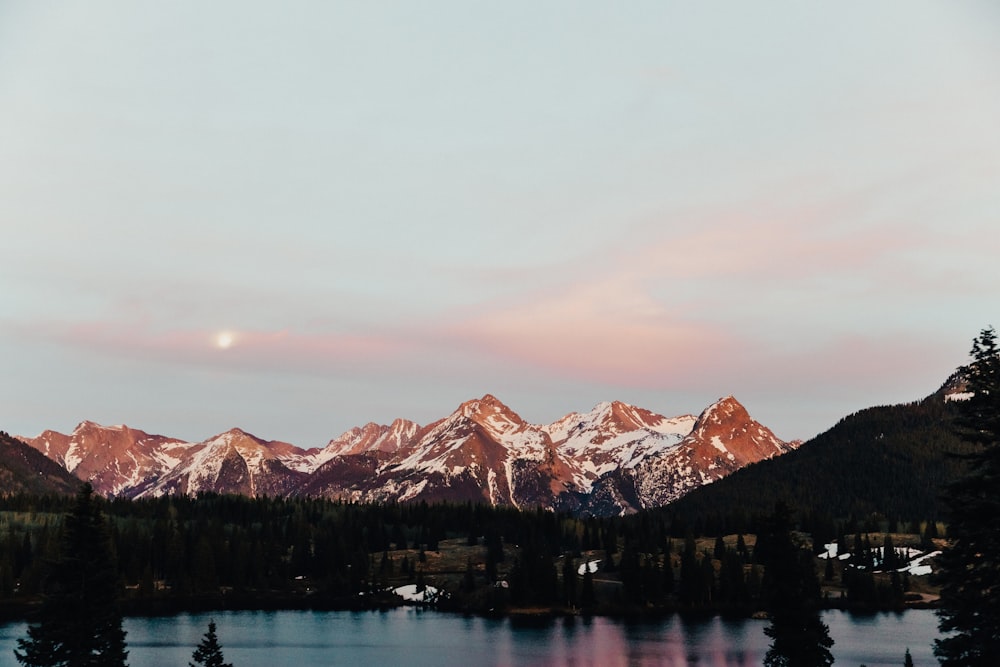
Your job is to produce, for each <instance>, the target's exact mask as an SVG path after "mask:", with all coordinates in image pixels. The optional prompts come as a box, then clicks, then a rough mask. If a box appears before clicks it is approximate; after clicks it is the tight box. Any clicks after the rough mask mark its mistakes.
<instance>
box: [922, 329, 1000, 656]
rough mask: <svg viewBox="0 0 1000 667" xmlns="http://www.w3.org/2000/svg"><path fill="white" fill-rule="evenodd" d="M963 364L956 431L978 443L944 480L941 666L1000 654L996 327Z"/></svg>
mask: <svg viewBox="0 0 1000 667" xmlns="http://www.w3.org/2000/svg"><path fill="white" fill-rule="evenodd" d="M972 357H973V361H972V363H971V364H970V365H969V366H968V367H967V369H966V374H967V378H968V391H969V392H970V394H971V396H970V398H969V399H968V400H966V401H963V402H962V404H961V406H960V409H961V415H960V418H959V419H958V420H957V425H958V427H959V433H960V435H961V437H962V438H963V439H964V440H965V441H966V442H969V443H973V444H975V445H977V446H978V449H977V450H975V451H974V452H972V453H971V454H966V455H965V456H964V458H965V459H966V461H967V463H968V474H967V475H966V476H965V477H963V478H961V479H959V480H957V481H955V482H954V483H952V484H951V485H949V487H948V489H947V495H946V501H947V504H948V507H949V509H950V519H951V521H950V523H949V525H948V539H949V542H950V544H949V546H948V548H947V549H945V551H944V553H943V554H942V556H941V558H940V559H939V564H940V566H941V570H940V573H939V581H940V583H941V585H942V586H941V608H940V609H939V610H938V619H939V621H938V625H939V627H940V630H941V632H942V634H948V635H949V636H947V637H945V638H944V639H938V640H936V641H935V642H934V653H935V654H936V655H937V656H938V659H939V660H940V662H941V664H942V665H944V666H945V667H953V666H958V665H962V666H972V667H976V666H979V665H984V666H985V665H995V664H996V661H997V656H1000V559H998V558H1000V557H998V555H997V553H998V545H1000V350H998V348H997V340H996V331H995V330H994V329H993V328H992V327H991V328H989V329H984V330H983V331H982V332H980V334H979V337H978V338H976V339H975V341H974V342H973V345H972Z"/></svg>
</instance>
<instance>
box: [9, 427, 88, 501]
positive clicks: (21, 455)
mask: <svg viewBox="0 0 1000 667" xmlns="http://www.w3.org/2000/svg"><path fill="white" fill-rule="evenodd" d="M79 488H80V480H78V479H77V478H76V477H74V476H73V475H72V474H70V473H69V472H67V471H66V470H65V469H64V468H63V467H62V466H60V465H59V464H58V463H56V462H54V461H52V460H51V459H49V458H48V457H46V456H45V455H44V454H42V453H41V452H39V451H38V450H36V449H33V448H32V447H30V446H28V445H26V444H25V443H23V442H21V441H20V440H18V439H16V438H13V437H11V436H9V435H7V433H5V432H4V431H0V494H2V495H10V494H14V493H32V494H36V495H42V494H49V493H56V494H70V495H72V494H74V493H76V492H77V490H78V489H79Z"/></svg>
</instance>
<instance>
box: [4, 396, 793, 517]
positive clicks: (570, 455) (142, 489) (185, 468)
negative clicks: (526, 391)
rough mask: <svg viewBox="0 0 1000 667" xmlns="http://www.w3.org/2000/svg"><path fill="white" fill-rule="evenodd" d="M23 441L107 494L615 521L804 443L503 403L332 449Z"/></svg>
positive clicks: (386, 430) (615, 404)
mask: <svg viewBox="0 0 1000 667" xmlns="http://www.w3.org/2000/svg"><path fill="white" fill-rule="evenodd" d="M737 436H739V437H737ZM754 438H756V440H754ZM20 439H21V440H22V441H23V442H25V443H27V444H28V445H30V446H31V447H33V448H35V449H36V450H38V451H40V452H42V453H43V454H46V455H47V456H48V457H49V458H50V459H52V460H53V461H55V462H57V463H59V464H60V465H62V466H63V467H64V468H65V469H66V470H68V471H70V472H74V473H75V474H76V476H77V477H79V478H81V479H87V480H88V481H91V482H92V483H93V484H94V487H95V489H97V490H98V492H100V493H104V494H113V495H121V496H125V497H143V496H155V495H163V494H169V493H184V494H195V493H198V492H202V491H210V492H218V493H240V494H244V495H251V496H253V495H274V496H295V495H319V496H326V497H334V498H343V499H346V500H352V501H376V502H384V501H393V502H405V501H411V500H427V501H436V500H461V501H464V500H473V501H481V502H488V503H491V504H504V505H513V506H517V507H544V508H548V509H561V510H568V511H577V512H584V513H602V514H610V513H613V514H621V513H629V512H634V511H638V510H640V509H643V508H645V507H647V506H658V504H660V503H661V502H664V501H669V499H674V498H676V497H679V496H680V495H683V493H685V492H687V491H688V490H690V489H692V488H697V487H698V486H700V485H701V484H705V483H710V482H712V481H714V480H715V479H718V478H720V477H721V476H724V475H727V474H729V473H730V472H732V471H733V470H736V469H738V468H739V467H741V466H742V465H746V464H747V463H749V462H754V461H757V460H760V459H761V458H768V457H772V456H776V455H780V454H783V453H785V452H788V451H791V450H793V449H795V447H797V445H798V442H785V441H782V440H780V439H778V438H777V437H776V436H774V434H773V433H772V432H771V431H770V430H769V429H767V428H766V427H764V426H762V425H761V424H759V423H758V422H756V421H754V420H753V419H752V418H751V417H750V415H749V413H748V412H747V411H746V409H745V408H744V407H743V406H742V404H740V403H739V402H738V401H737V400H736V399H735V398H733V397H732V396H727V397H724V398H722V399H719V401H717V402H715V403H713V404H712V405H711V406H709V407H708V408H706V409H705V410H704V411H703V412H702V413H701V415H700V416H699V417H698V418H695V417H693V416H691V415H690V414H686V415H681V416H679V417H670V418H668V417H665V416H663V415H661V414H657V413H654V412H652V411H649V410H647V409H645V408H641V407H637V406H633V405H629V404H627V403H623V402H620V401H610V402H602V403H598V404H597V405H595V406H594V408H592V409H591V410H590V411H589V412H571V413H569V414H567V415H565V416H564V417H562V418H560V419H557V420H556V421H554V422H552V423H550V424H532V423H529V422H527V421H525V420H524V419H523V418H521V416H520V415H518V413H517V412H515V411H514V410H513V409H511V408H510V407H509V406H507V405H506V404H504V403H503V402H502V401H500V400H499V399H498V398H496V397H495V396H493V395H492V394H484V395H483V396H482V397H480V398H475V399H470V400H467V401H464V402H463V403H461V404H460V405H459V406H458V407H457V408H456V409H455V410H453V411H452V412H451V413H450V414H448V415H447V416H445V417H443V418H441V419H438V420H436V421H433V422H431V423H429V424H426V425H423V426H421V425H419V424H416V423H415V422H412V421H409V420H405V419H395V420H393V421H392V422H390V423H389V424H375V423H368V424H365V425H364V426H360V427H354V428H351V429H348V430H347V431H345V432H344V433H342V434H341V435H339V436H337V437H335V438H332V439H331V440H330V441H329V442H328V444H327V445H326V446H325V447H323V448H317V447H313V448H310V449H302V448H299V447H297V446H295V445H293V444H291V443H287V442H283V441H277V440H264V439H262V438H259V437H257V436H255V435H253V434H251V433H248V432H246V431H244V430H242V429H240V428H236V427H234V428H231V429H229V430H228V431H225V432H223V433H220V434H216V435H214V436H212V437H210V438H208V439H206V440H203V441H201V442H197V443H190V442H184V441H181V440H177V439H173V438H169V437H167V436H162V435H152V434H148V433H146V432H144V431H141V430H139V429H133V428H129V427H127V426H124V425H116V426H100V425H99V424H95V423H94V422H89V421H84V422H81V423H80V424H79V425H78V426H77V428H76V429H74V431H73V433H71V434H68V435H66V434H60V433H57V432H55V431H43V432H42V433H41V434H40V435H39V436H36V437H35V438H23V437H22V438H20ZM748 443H749V444H748ZM666 469H669V474H665V473H664V470H666ZM624 471H628V472H624ZM616 475H617V476H618V477H617V478H616V479H612V478H613V477H615V476H616ZM614 484H617V485H618V491H619V493H617V494H610V495H609V494H608V493H605V494H604V495H605V496H608V497H612V496H613V497H615V498H617V499H618V500H616V501H610V500H605V501H603V502H601V503H596V504H595V503H593V502H591V497H592V496H593V494H594V492H595V489H596V490H600V489H599V488H598V487H601V486H603V487H608V486H609V485H614ZM623 485H624V486H623ZM664 485H667V486H669V488H663V487H664ZM626 487H630V488H626ZM607 490H609V489H605V491H607Z"/></svg>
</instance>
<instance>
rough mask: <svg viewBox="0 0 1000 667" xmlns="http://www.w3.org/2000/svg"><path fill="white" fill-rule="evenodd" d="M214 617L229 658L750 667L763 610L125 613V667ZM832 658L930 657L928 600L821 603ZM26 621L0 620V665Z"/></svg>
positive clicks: (881, 665) (169, 653) (160, 656)
mask: <svg viewBox="0 0 1000 667" xmlns="http://www.w3.org/2000/svg"><path fill="white" fill-rule="evenodd" d="M209 618H213V619H215V622H216V625H217V630H216V631H217V633H218V635H219V641H220V642H221V644H222V647H223V651H224V653H225V656H226V660H227V662H232V663H233V664H234V666H235V667H274V666H275V665H293V666H294V667H320V666H323V667H325V666H327V665H352V666H353V665H364V666H366V667H380V666H382V665H397V664H400V665H415V666H423V665H426V666H427V667H473V666H476V667H478V666H480V665H483V666H487V667H489V666H494V667H507V666H511V667H513V666H518V667H521V666H524V667H543V666H549V665H555V666H558V665H565V666H567V667H569V666H573V667H588V666H594V667H615V666H618V665H622V666H626V665H627V666H629V667H646V666H649V667H652V666H665V667H674V666H676V667H695V666H697V667H749V666H751V665H753V666H757V665H760V664H762V662H763V658H764V654H765V653H766V652H767V646H768V643H769V641H768V639H767V637H765V636H764V628H765V627H766V625H767V622H766V621H759V620H749V619H737V620H726V619H722V618H718V617H716V618H709V619H698V620H693V619H682V618H681V617H679V616H672V617H668V618H665V619H661V620H657V621H646V622H629V621H623V620H618V619H610V618H592V619H586V620H585V619H582V618H573V619H554V620H551V621H545V622H539V623H532V624H524V623H521V622H512V621H511V620H509V619H485V618H478V617H466V616H461V615H455V614H446V613H441V612H435V611H430V610H421V609H416V608H411V607H404V608H399V609H393V610H390V611H371V612H349V611H342V612H336V611H335V612H311V611H278V612H248V611H240V612H215V613H212V614H180V615H177V616H168V617H158V618H127V619H125V629H126V631H127V632H128V637H127V640H128V644H129V652H130V653H129V664H130V665H131V666H132V667H161V666H162V667H167V666H168V665H169V666H170V667H176V666H177V665H187V664H188V662H189V661H190V659H191V652H192V651H193V650H194V647H195V646H196V645H197V644H198V642H199V641H201V638H202V635H204V633H205V631H206V630H207V629H208V620H209ZM823 620H824V621H825V622H826V623H827V624H828V625H829V626H830V634H831V636H832V637H833V639H834V641H835V642H836V644H834V646H833V654H834V657H835V658H836V663H835V664H837V665H850V666H851V667H858V665H860V664H862V663H864V664H866V665H867V666H868V667H900V666H901V665H902V664H903V654H904V652H905V650H906V648H907V647H909V649H910V653H911V654H912V655H913V659H914V663H915V664H916V665H917V667H919V666H921V665H927V666H930V665H936V664H937V661H936V660H935V659H934V657H933V654H932V651H931V642H932V640H933V639H934V638H935V637H937V636H938V632H937V618H936V616H934V613H933V612H932V611H928V610H911V611H907V612H904V613H900V614H892V613H883V614H876V615H872V616H855V615H851V614H848V613H847V612H842V611H828V612H824V615H823ZM25 627H26V626H25V624H24V623H15V624H9V625H2V626H0V665H15V664H16V660H15V659H14V655H13V649H14V647H15V646H16V641H17V639H18V638H20V637H24V636H25Z"/></svg>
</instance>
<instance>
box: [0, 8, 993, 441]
mask: <svg viewBox="0 0 1000 667" xmlns="http://www.w3.org/2000/svg"><path fill="white" fill-rule="evenodd" d="M998 118H1000V8H998V7H997V5H996V3H995V2H992V1H991V0H958V1H955V2H946V3H942V2H936V1H930V0H896V1H894V0H885V1H883V2H876V3H872V2H867V1H864V2H862V1H858V0H845V1H842V2H837V3H810V2H800V1H798V0H788V1H778V0H768V1H766V2H760V3H746V2H742V1H735V0H733V1H729V2H723V1H719V2H699V3H668V2H660V1H656V2H642V1H635V2H629V3H625V4H621V3H603V2H600V3H599V2H586V1H574V2H559V1H551V2H543V3H539V2H521V1H516V0H515V1H505V2H491V3H490V2H469V1H465V0H463V1H456V2H441V1H436V0H432V1H430V2H422V3H415V2H402V1H399V2H392V1H385V2H327V1H311V0H296V1H295V2H290V3H276V2H261V1H257V0H239V1H228V2H227V1H218V2H210V3H206V2H196V1H190V0H177V1H172V2H169V3H168V2H153V1H138V2H133V1H126V0H120V1H108V0H92V1H90V2H87V3H77V2H60V1H58V0H53V1H48V2H34V1H29V0H24V1H21V2H12V1H9V0H0V252H2V261H0V375H2V378H3V381H2V382H0V429H2V430H5V431H8V432H10V433H12V434H19V435H25V436H34V435H37V434H38V433H40V432H41V431H42V430H44V429H54V430H58V431H62V432H69V431H71V430H72V429H73V428H74V426H75V425H76V424H77V423H78V422H80V421H83V420H92V421H96V422H99V423H102V424H121V423H125V424H127V425H129V426H132V427H135V428H140V429H142V430H145V431H147V432H151V433H160V434H164V435H170V436H174V437H179V438H184V439H187V440H192V441H198V440H204V439H206V438H208V437H210V436H212V435H214V434H217V433H220V432H222V431H225V430H226V429H228V428H231V427H233V426H239V427H241V428H243V429H245V430H247V431H250V432H252V433H254V434H255V435H257V436H259V437H262V438H265V439H274V440H284V441H287V442H292V443H294V444H297V445H300V446H303V447H313V446H322V445H324V444H325V443H326V442H327V441H328V440H329V439H331V438H333V437H335V436H337V435H339V434H340V433H342V432H343V431H345V430H347V429H349V428H351V427H352V426H359V425H362V424H364V423H366V422H369V421H374V422H376V423H389V422H391V421H392V420H393V419H395V418H397V417H402V418H406V419H411V420H413V421H416V422H418V423H421V424H426V423H429V422H431V421H433V420H435V419H438V418H441V417H444V416H446V415H447V414H449V413H450V412H451V411H453V410H454V409H455V408H456V407H457V406H458V405H459V404H460V403H461V402H463V401H465V400H468V399H471V398H475V397H479V396H482V395H484V394H486V393H491V394H493V395H495V396H497V397H498V398H500V399H501V400H502V401H504V402H505V403H506V404H507V405H509V406H510V407H511V408H513V409H514V410H515V411H516V412H518V413H519V414H520V415H521V416H522V417H523V418H525V419H527V420H528V421H531V422H534V423H549V422H552V421H555V420H556V419H558V418H559V417H561V416H563V415H564V414H567V413H569V412H571V411H587V410H589V409H590V408H591V407H593V406H594V405H595V404H596V403H598V402H600V401H605V400H622V401H626V402H629V403H632V404H635V405H639V406H641V407H644V408H647V409H649V410H652V411H654V412H658V413H660V414H663V415H666V416H675V415H681V414H687V413H694V414H697V413H698V412H700V411H701V410H702V409H704V408H705V407H707V406H708V405H709V404H710V403H712V402H713V401H715V400H716V399H718V398H720V397H722V396H726V395H734V396H735V397H736V398H737V399H738V400H739V401H740V402H741V403H743V404H744V405H745V406H746V407H747V409H748V410H749V412H750V414H751V415H752V416H753V417H754V418H756V419H757V420H759V421H760V422H762V423H763V424H765V425H766V426H768V427H769V428H771V429H772V430H773V431H774V432H775V433H776V434H777V435H778V436H779V437H782V438H785V439H796V438H801V439H808V438H810V437H812V436H814V435H816V434H818V433H820V432H822V431H825V430H826V429H828V428H830V427H831V426H833V425H834V424H835V423H836V422H837V421H838V420H839V419H840V418H842V417H844V416H846V415H848V414H850V413H851V412H854V411H856V410H859V409H863V408H865V407H869V406H872V405H884V404H893V403H899V402H907V401H912V400H917V399H920V398H922V397H924V396H926V395H928V394H930V393H932V392H933V391H934V390H936V389H937V388H938V387H939V386H940V385H941V384H942V382H944V380H945V379H946V378H947V377H948V375H949V374H950V373H951V372H952V371H953V370H954V369H955V368H956V367H957V366H959V365H961V364H963V363H966V362H967V361H968V353H969V349H970V348H971V343H972V339H973V338H974V337H975V336H976V335H977V334H978V333H979V331H980V330H981V329H983V328H984V327H987V326H990V325H994V324H995V325H997V326H1000V317H998V314H1000V309H998V306H1000V289H998V288H1000V261H998V250H1000V122H998V120H997V119H998Z"/></svg>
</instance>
